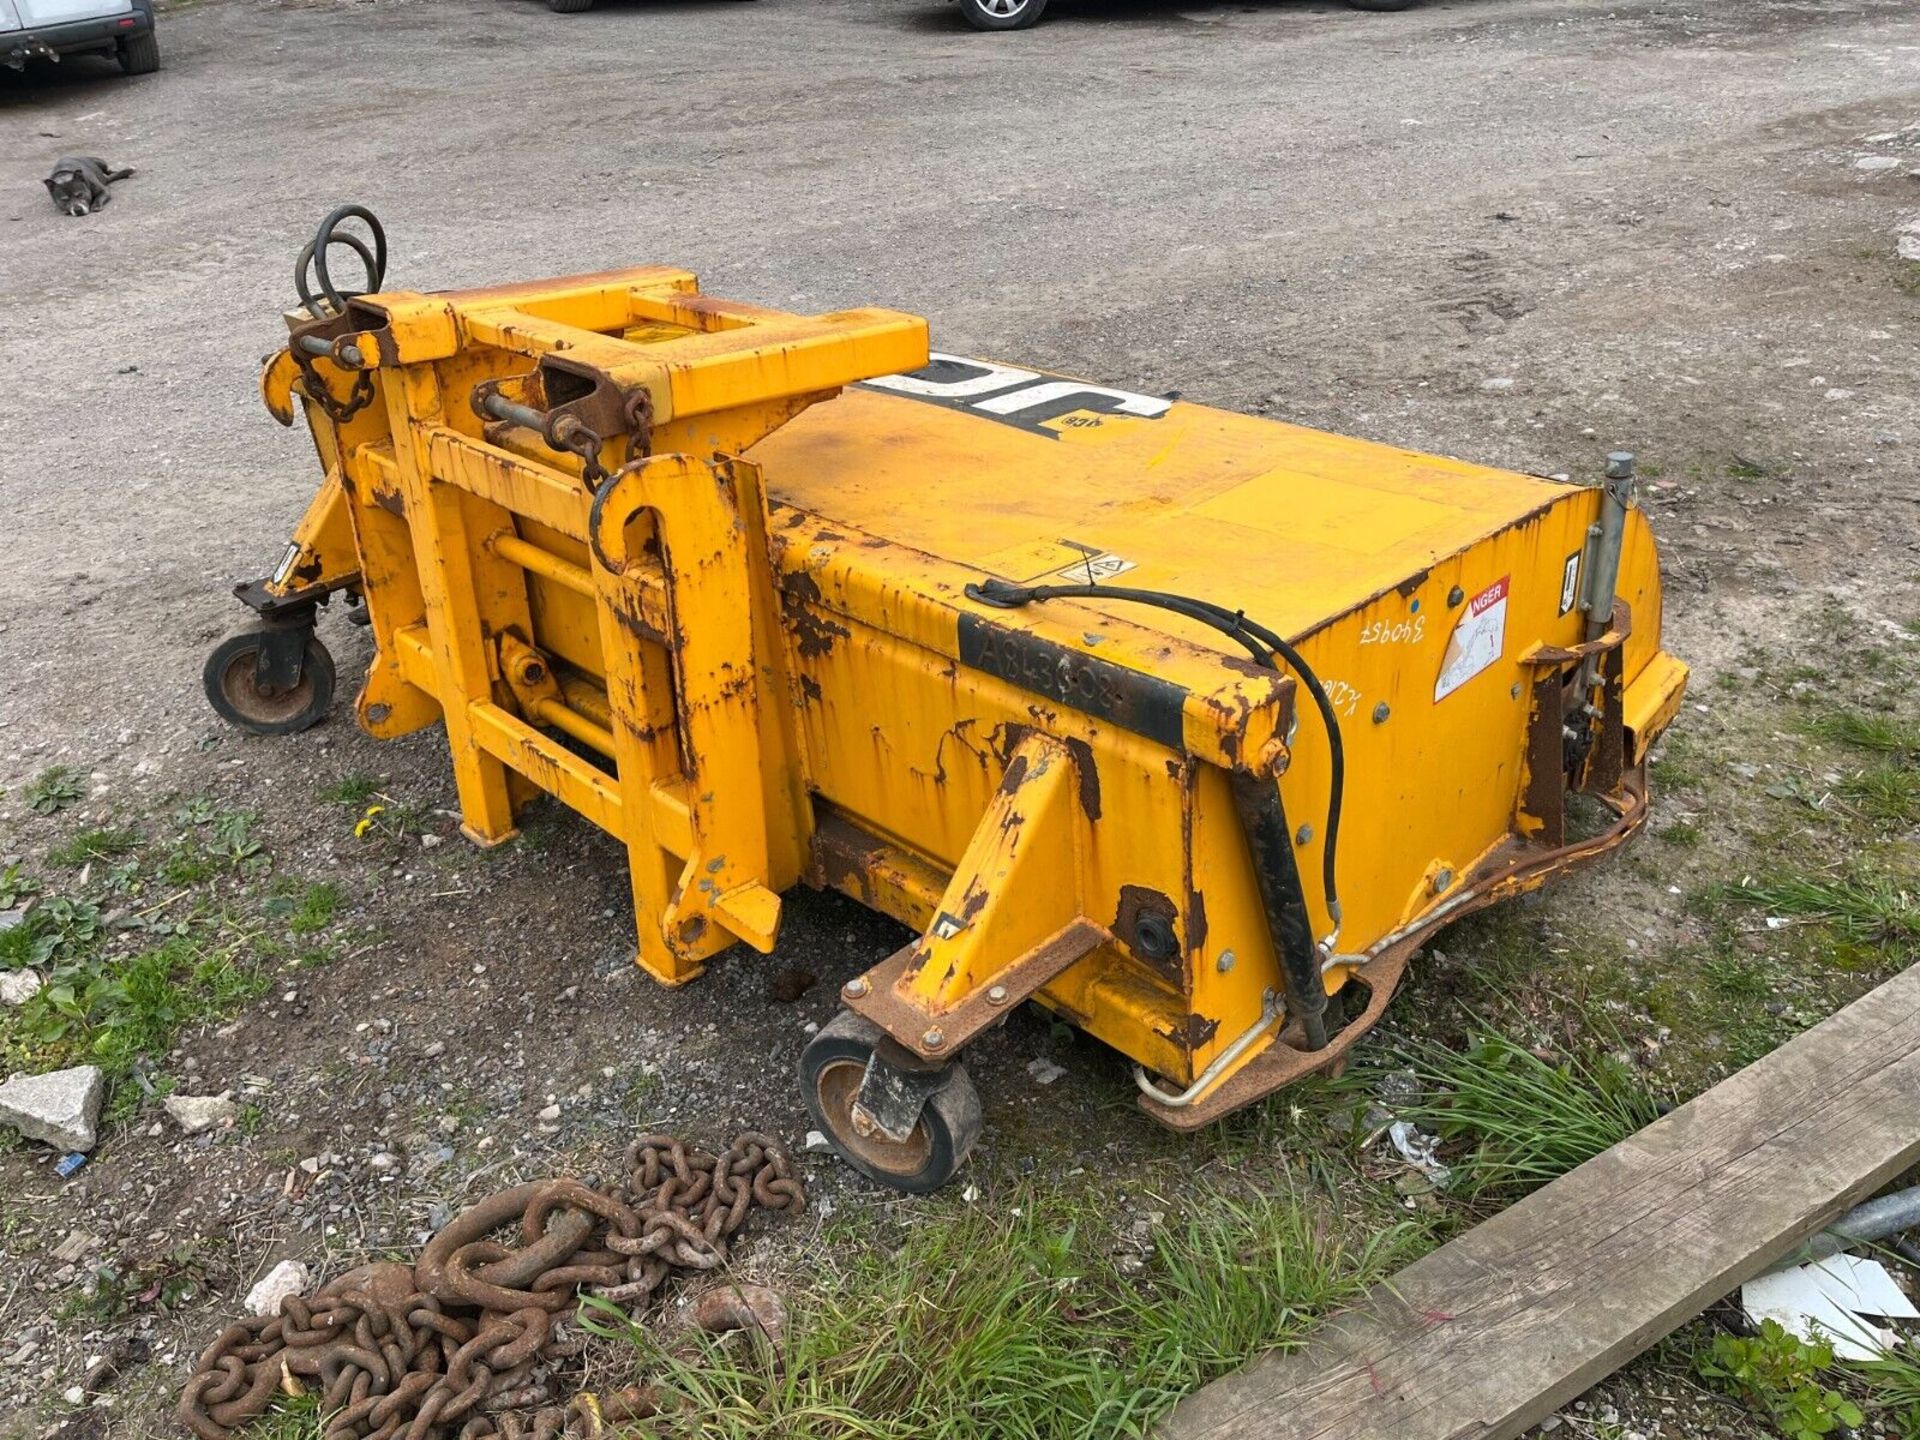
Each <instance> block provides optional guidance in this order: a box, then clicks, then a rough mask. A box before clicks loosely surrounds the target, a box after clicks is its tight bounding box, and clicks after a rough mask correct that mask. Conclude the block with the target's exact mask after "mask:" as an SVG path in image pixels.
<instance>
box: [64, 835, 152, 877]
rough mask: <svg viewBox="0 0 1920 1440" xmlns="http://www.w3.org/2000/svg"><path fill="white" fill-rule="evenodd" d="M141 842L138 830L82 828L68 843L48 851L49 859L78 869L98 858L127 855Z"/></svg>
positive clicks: (104, 858) (107, 858)
mask: <svg viewBox="0 0 1920 1440" xmlns="http://www.w3.org/2000/svg"><path fill="white" fill-rule="evenodd" d="M139 844H140V832H139V831H138V830H106V829H96V830H82V831H81V832H80V833H79V834H78V835H76V836H74V837H73V838H72V839H71V840H69V841H68V842H67V843H66V844H64V845H61V846H59V847H58V848H56V849H53V850H50V851H48V852H47V859H48V860H50V861H52V862H53V863H54V864H55V865H67V866H71V867H72V868H74V869H76V870H77V869H78V868H79V867H80V866H82V865H91V864H92V863H93V862H94V861H96V860H112V859H114V858H115V857H117V856H120V855H125V854H126V853H127V852H129V851H130V850H133V849H135V848H136V847H137V846H138V845H139Z"/></svg>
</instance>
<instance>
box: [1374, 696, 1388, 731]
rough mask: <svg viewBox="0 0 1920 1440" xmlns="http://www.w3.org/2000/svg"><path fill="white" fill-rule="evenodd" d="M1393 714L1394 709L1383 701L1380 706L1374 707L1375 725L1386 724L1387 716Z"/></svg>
mask: <svg viewBox="0 0 1920 1440" xmlns="http://www.w3.org/2000/svg"><path fill="white" fill-rule="evenodd" d="M1392 713H1393V707H1392V706H1391V705H1389V704H1387V702H1386V701H1384V700H1382V701H1381V702H1380V703H1379V704H1378V705H1376V706H1374V707H1373V723H1374V724H1376V725H1384V724H1385V723H1386V719H1387V716H1389V715H1391V714H1392Z"/></svg>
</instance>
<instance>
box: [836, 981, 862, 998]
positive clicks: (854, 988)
mask: <svg viewBox="0 0 1920 1440" xmlns="http://www.w3.org/2000/svg"><path fill="white" fill-rule="evenodd" d="M840 988H841V991H842V993H843V994H847V995H851V996H853V998H854V999H856V1000H858V999H859V998H860V997H861V996H862V995H864V994H866V993H867V980H866V977H865V976H864V975H856V976H854V977H853V979H851V980H849V981H847V983H846V984H845V985H843V986H841V987H840Z"/></svg>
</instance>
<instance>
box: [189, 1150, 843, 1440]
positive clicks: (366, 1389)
mask: <svg viewBox="0 0 1920 1440" xmlns="http://www.w3.org/2000/svg"><path fill="white" fill-rule="evenodd" d="M626 1170H627V1178H626V1181H625V1182H624V1183H623V1184H619V1185H610V1186H606V1187H604V1188H596V1187H595V1186H594V1185H592V1184H590V1183H588V1182H585V1181H580V1180H571V1179H556V1180H537V1181H533V1182H531V1183H529V1184H525V1185H516V1186H514V1187H512V1188H511V1189H508V1190H502V1191H500V1192H499V1193H497V1194H495V1195H493V1196H490V1197H489V1198H487V1199H485V1200H483V1201H481V1202H480V1203H479V1204H477V1205H475V1206H473V1207H472V1208H471V1209H469V1210H466V1211H465V1212H463V1213H462V1214H460V1215H458V1216H456V1217H455V1218H454V1219H453V1220H452V1221H451V1222H450V1223H449V1224H448V1225H447V1226H446V1227H445V1228H444V1229H442V1230H441V1231H440V1232H439V1233H438V1234H437V1235H435V1236H434V1237H433V1239H432V1240H430V1241H429V1242H428V1243H427V1247H426V1249H425V1250H424V1251H422V1252H421V1255H420V1258H419V1260H418V1261H417V1262H415V1263H414V1264H413V1265H410V1266H409V1265H401V1264H396V1263H390V1262H388V1263H378V1264H372V1265H363V1266H361V1267H360V1268H359V1269H357V1270H350V1271H348V1272H347V1273H346V1274H344V1275H341V1276H339V1277H338V1278H336V1279H334V1280H332V1281H330V1282H328V1283H327V1284H326V1285H323V1286H321V1287H320V1288H319V1289H318V1290H317V1291H315V1292H314V1293H313V1294H311V1295H307V1296H290V1297H289V1298H288V1299H287V1300H286V1301H284V1302H283V1304H282V1306H281V1311H280V1313H279V1314H278V1315H274V1316H268V1317H263V1318H257V1319H249V1320H243V1321H241V1322H239V1323H238V1324H235V1325H230V1326H228V1327H227V1329H226V1330H225V1331H224V1332H223V1333H222V1334H221V1336H220V1338H219V1339H217V1340H215V1341H214V1342H213V1344H212V1345H210V1346H208V1347H207V1349H206V1351H205V1352H204V1353H203V1354H202V1355H201V1356H200V1359H199V1362H198V1363H197V1364H196V1365H195V1367H194V1371H193V1374H192V1376H191V1377H190V1378H189V1379H188V1381H187V1384H186V1387H185V1389H183V1390H182V1391H181V1393H180V1402H179V1405H178V1407H177V1409H176V1413H177V1415H178V1416H179V1419H180V1421H181V1423H182V1424H184V1425H185V1426H186V1427H187V1428H188V1429H189V1430H191V1431H192V1432H193V1433H194V1434H195V1435H196V1436H198V1437H199V1440H228V1437H229V1436H230V1435H231V1434H232V1433H233V1431H234V1430H235V1429H237V1428H238V1427H240V1426H244V1425H246V1424H247V1423H248V1422H249V1421H251V1420H253V1419H255V1418H256V1417H258V1416H259V1415H261V1414H263V1413H264V1412H265V1411H266V1409H267V1407H268V1405H269V1404H270V1403H271V1402H272V1400H273V1397H274V1395H275V1394H276V1393H280V1392H284V1393H287V1394H296V1395H297V1394H303V1393H309V1392H317V1393H318V1395H319V1397H320V1403H321V1408H322V1411H323V1413H324V1415H325V1416H326V1420H325V1427H326V1428H325V1430H324V1432H323V1434H324V1440H491V1437H499V1440H560V1437H568V1440H597V1437H599V1436H600V1435H601V1434H602V1433H603V1423H604V1422H618V1421H624V1420H632V1419H641V1418H644V1417H646V1416H648V1415H652V1414H654V1413H656V1410H657V1400H656V1397H655V1394H654V1392H653V1391H652V1390H651V1389H650V1388H649V1387H643V1386H636V1387H631V1388H628V1389H625V1390H620V1391H615V1392H612V1393H609V1394H606V1395H595V1394H591V1393H586V1392H582V1393H579V1394H576V1395H574V1396H572V1397H571V1398H570V1399H568V1400H566V1401H562V1400H560V1399H559V1398H558V1394H559V1387H558V1381H557V1377H556V1375H555V1373H554V1372H555V1371H556V1369H557V1368H559V1366H560V1364H561V1362H564V1361H565V1360H567V1359H569V1358H572V1357H574V1356H576V1355H578V1354H579V1352H580V1350H581V1347H582V1342H581V1341H580V1340H579V1339H578V1338H577V1337H576V1336H573V1335H570V1334H567V1333H565V1331H564V1329H563V1327H562V1325H561V1323H560V1322H559V1321H558V1320H557V1319H556V1317H557V1316H558V1315H559V1314H560V1313H561V1312H562V1311H564V1310H566V1309H567V1308H568V1307H569V1306H570V1305H572V1304H573V1303H574V1300H575V1297H576V1296H577V1295H579V1294H582V1293H584V1294H588V1295H594V1296H598V1297H599V1298H601V1299H603V1300H606V1301H608V1302H610V1303H613V1304H617V1305H624V1306H627V1307H629V1308H630V1311H631V1312H633V1313H638V1311H639V1310H640V1309H642V1308H643V1307H645V1306H646V1305H648V1304H649V1303H651V1302H652V1301H653V1300H654V1299H656V1298H657V1297H658V1295H659V1294H660V1291H661V1287H662V1286H663V1285H664V1284H665V1283H666V1281H667V1279H668V1277H669V1276H671V1275H672V1274H673V1273H674V1272H675V1271H694V1272H702V1271H710V1270H714V1269H717V1268H718V1267H719V1266H721V1265H723V1264H725V1263H726V1260H727V1251H728V1246H729V1244H730V1242H731V1241H732V1240H733V1238H734V1236H735V1235H737V1234H738V1233H739V1231H740V1229H741V1227H742V1226H743V1225H744V1224H745V1223H746V1221H747V1217H748V1216H749V1214H751V1212H752V1211H753V1210H755V1209H762V1210H784V1211H799V1210H801V1209H804V1208H805V1206H806V1192H805V1191H804V1190H803V1189H802V1188H801V1184H800V1181H799V1180H798V1179H797V1178H795V1176H794V1173H793V1162H792V1159H791V1158H790V1157H789V1155H788V1153H787V1151H786V1150H785V1148H784V1147H782V1146H781V1145H780V1143H779V1142H778V1141H776V1140H773V1139H771V1138H770V1137H768V1136H766V1135H762V1134H759V1133H758V1132H755V1131H747V1132H746V1133H744V1134H742V1135H741V1136H740V1137H739V1138H738V1139H736V1140H735V1141H734V1142H733V1144H732V1145H731V1146H730V1147H729V1148H728V1149H727V1150H726V1151H725V1153H723V1154H720V1155H709V1154H706V1153H705V1152H703V1151H699V1150H690V1149H688V1148H687V1147H686V1146H685V1145H683V1144H682V1143H681V1142H680V1141H678V1140H676V1139H674V1138H672V1137H671V1136H666V1135H643V1136H641V1137H640V1138H639V1139H638V1140H636V1141H634V1142H633V1144H631V1145H630V1146H628V1147H627V1155H626ZM508 1225H514V1226H515V1228H516V1229H517V1231H518V1237H517V1238H518V1245H517V1248H516V1247H513V1246H509V1245H506V1244H502V1243H500V1242H499V1241H497V1240H493V1239H490V1238H488V1237H489V1236H490V1235H492V1233H493V1232H494V1231H496V1230H500V1229H502V1228H503V1227H506V1226H508ZM694 1323H695V1324H696V1325H698V1326H699V1327H700V1328H702V1329H707V1330H712V1331H725V1330H739V1329H757V1330H759V1331H760V1333H761V1334H762V1335H763V1336H764V1337H765V1338H766V1340H767V1341H768V1342H769V1343H770V1344H771V1345H772V1346H773V1347H774V1351H775V1354H776V1356H777V1355H778V1353H779V1345H780V1341H781V1332H782V1330H783V1328H784V1323H785V1316H784V1312H783V1310H782V1307H781V1304H780V1301H779V1297H778V1296H776V1295H774V1294H773V1292H771V1291H769V1290H765V1289H762V1288H761V1287H759V1286H753V1285H744V1286H728V1287H721V1288H719V1289H716V1290H712V1291H709V1292H708V1293H707V1294H706V1295H704V1296H702V1297H701V1302H700V1303H698V1304H696V1306H695V1308H694Z"/></svg>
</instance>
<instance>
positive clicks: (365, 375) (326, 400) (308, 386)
mask: <svg viewBox="0 0 1920 1440" xmlns="http://www.w3.org/2000/svg"><path fill="white" fill-rule="evenodd" d="M291 353H292V355H293V363H294V364H296V365H298V366H299V367H300V378H301V379H302V380H304V381H305V382H306V383H305V384H304V385H303V386H301V389H302V390H303V391H304V392H305V394H306V397H307V398H308V399H309V400H311V401H313V403H314V404H316V405H318V406H319V407H320V408H321V409H322V410H323V411H325V412H326V415H327V418H328V419H329V420H331V421H333V423H334V424H336V425H344V424H346V423H347V421H349V420H351V419H352V418H353V417H354V416H356V415H358V414H359V413H360V412H361V411H362V410H364V409H366V408H367V406H368V405H369V404H371V403H372V401H373V394H374V390H373V373H372V372H371V371H368V370H356V371H354V372H353V389H351V390H349V391H348V392H347V398H346V399H344V400H336V399H334V398H333V392H332V391H331V390H330V389H328V388H327V382H326V381H325V380H322V379H321V378H320V372H319V371H317V370H316V369H314V367H313V357H312V356H311V355H305V354H302V353H301V350H300V347H299V346H297V345H296V346H294V347H293V350H292V352H291Z"/></svg>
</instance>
